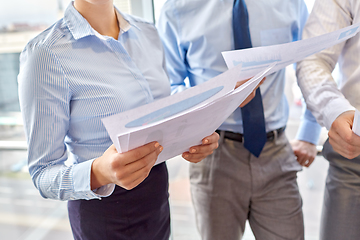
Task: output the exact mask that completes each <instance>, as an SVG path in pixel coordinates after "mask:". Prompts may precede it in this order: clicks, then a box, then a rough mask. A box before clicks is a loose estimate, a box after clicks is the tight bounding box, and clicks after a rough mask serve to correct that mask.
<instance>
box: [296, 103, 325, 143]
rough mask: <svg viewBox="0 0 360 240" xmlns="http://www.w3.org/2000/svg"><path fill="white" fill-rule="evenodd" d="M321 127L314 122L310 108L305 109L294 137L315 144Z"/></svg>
mask: <svg viewBox="0 0 360 240" xmlns="http://www.w3.org/2000/svg"><path fill="white" fill-rule="evenodd" d="M321 129H322V127H321V126H320V125H319V124H318V123H317V122H316V119H315V117H314V116H313V115H312V114H311V112H310V110H308V109H306V110H305V113H304V115H303V118H302V121H301V123H300V126H299V129H298V131H297V134H296V139H298V140H301V141H305V142H309V143H312V144H314V145H317V143H318V142H319V138H320V133H321Z"/></svg>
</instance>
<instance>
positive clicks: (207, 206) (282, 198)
mask: <svg viewBox="0 0 360 240" xmlns="http://www.w3.org/2000/svg"><path fill="white" fill-rule="evenodd" d="M245 2H246V5H247V10H248V13H249V29H250V35H251V42H252V46H253V47H258V46H267V45H273V44H281V43H286V42H291V41H296V40H298V39H300V37H301V32H302V28H303V26H304V24H305V22H306V18H307V15H308V13H307V7H306V5H305V3H304V2H303V0H294V1H283V0H275V1H265V0H260V1H259V0H256V1H255V0H246V1H245ZM233 4H234V0H196V1H193V0H168V1H167V2H166V3H165V4H164V6H163V9H162V12H161V14H160V18H159V21H158V24H157V27H158V31H159V34H160V37H161V38H162V41H163V43H164V46H165V53H166V60H167V70H168V73H169V76H170V81H171V88H172V93H176V92H179V91H183V90H185V89H186V88H187V87H191V86H195V85H198V84H201V83H203V82H205V81H207V80H208V79H210V78H213V77H215V76H217V75H218V74H220V73H222V72H224V71H226V70H227V67H226V65H225V62H224V59H223V58H222V56H221V52H222V51H228V50H233V49H234V40H233V39H234V36H233V28H232V11H233ZM186 78H188V81H189V86H188V85H187V84H186V83H185V79H186ZM284 85H285V69H283V70H281V71H278V72H276V73H274V74H272V75H270V76H268V77H267V78H266V80H265V81H264V83H263V84H262V85H261V86H260V89H261V95H262V100H263V101H262V102H263V107H264V114H265V128H266V132H267V142H266V144H265V146H264V148H263V150H262V152H261V154H260V155H259V157H255V156H254V155H252V154H251V153H250V152H249V151H248V150H247V149H245V148H244V146H243V143H242V141H243V138H242V137H243V135H242V134H243V125H242V116H241V109H240V108H239V109H237V110H236V111H235V112H234V113H233V114H232V115H231V116H230V117H229V118H228V119H227V120H226V121H225V122H224V123H223V124H222V125H221V126H220V127H219V133H220V141H219V148H218V149H217V150H215V151H214V153H213V154H212V155H210V156H209V157H207V158H206V159H205V160H203V161H202V162H201V163H197V164H191V166H190V177H191V193H192V198H193V204H194V207H195V212H196V220H197V225H198V229H199V231H200V234H201V236H202V239H204V240H217V239H219V240H220V239H221V240H222V239H226V240H238V239H240V238H241V236H242V234H243V232H244V228H245V222H246V220H249V223H250V226H251V228H252V230H253V232H254V234H255V237H256V238H257V239H265V240H269V239H291V240H295V239H304V227H303V215H302V200H301V196H300V193H299V190H298V186H297V183H296V175H297V172H298V171H300V170H301V165H300V164H299V163H298V162H297V161H296V157H295V155H294V152H293V151H292V148H291V145H290V143H289V142H288V140H287V138H286V136H285V134H284V129H285V126H286V123H287V120H288V115H289V107H288V103H287V101H286V97H285V94H284ZM214 114H216V113H214ZM317 136H318V135H316V134H315V137H316V138H317ZM311 142H313V143H316V142H317V140H316V139H313V140H312V141H311ZM313 147H315V146H313ZM298 154H299V155H301V151H299V152H298ZM307 162H308V160H307V159H305V161H304V163H303V165H305V163H307Z"/></svg>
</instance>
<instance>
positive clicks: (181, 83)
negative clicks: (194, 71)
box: [156, 3, 188, 94]
mask: <svg viewBox="0 0 360 240" xmlns="http://www.w3.org/2000/svg"><path fill="white" fill-rule="evenodd" d="M168 5H169V4H168V3H165V4H164V6H163V8H162V10H161V14H160V17H159V21H158V22H157V26H156V27H157V29H158V33H159V35H160V38H161V40H162V42H163V46H164V51H165V56H166V70H167V72H168V75H169V79H170V83H171V93H172V94H174V93H177V92H181V91H183V90H185V89H186V86H185V79H186V77H187V76H188V71H187V66H186V48H185V47H184V46H183V44H182V43H181V36H180V29H179V28H180V26H178V24H177V23H178V21H177V19H176V16H177V14H176V13H173V11H176V10H175V9H173V8H172V7H171V6H168Z"/></svg>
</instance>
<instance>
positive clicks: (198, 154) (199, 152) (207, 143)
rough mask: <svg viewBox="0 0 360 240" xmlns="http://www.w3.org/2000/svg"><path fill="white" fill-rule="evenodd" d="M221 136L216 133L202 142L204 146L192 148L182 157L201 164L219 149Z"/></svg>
mask: <svg viewBox="0 0 360 240" xmlns="http://www.w3.org/2000/svg"><path fill="white" fill-rule="evenodd" d="M218 140H219V134H217V133H216V132H214V133H213V134H211V135H210V136H207V137H205V138H204V139H203V140H202V144H201V145H198V146H193V147H190V149H189V151H188V152H184V153H183V154H182V157H183V158H184V159H185V160H187V161H189V162H193V163H197V162H200V161H201V160H203V159H204V158H205V157H207V156H208V155H210V154H212V153H213V151H214V150H215V149H216V148H218V146H219V143H218Z"/></svg>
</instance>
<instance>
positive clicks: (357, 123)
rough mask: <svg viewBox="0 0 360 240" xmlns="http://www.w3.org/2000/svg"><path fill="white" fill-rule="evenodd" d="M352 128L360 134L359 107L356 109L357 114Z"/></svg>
mask: <svg viewBox="0 0 360 240" xmlns="http://www.w3.org/2000/svg"><path fill="white" fill-rule="evenodd" d="M352 130H353V132H354V133H355V134H356V135H358V136H360V112H359V110H357V109H355V115H354V122H353V127H352Z"/></svg>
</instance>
